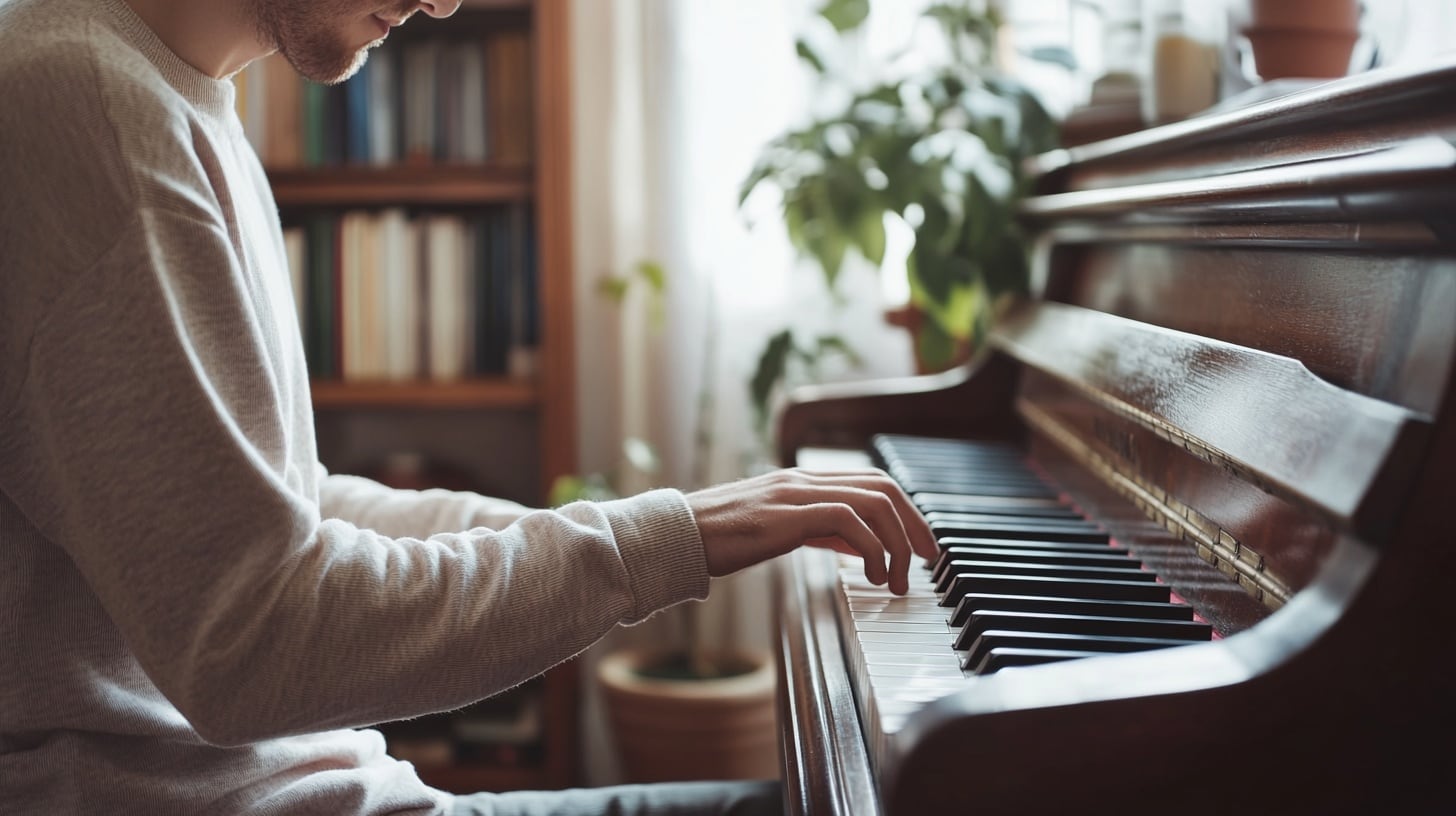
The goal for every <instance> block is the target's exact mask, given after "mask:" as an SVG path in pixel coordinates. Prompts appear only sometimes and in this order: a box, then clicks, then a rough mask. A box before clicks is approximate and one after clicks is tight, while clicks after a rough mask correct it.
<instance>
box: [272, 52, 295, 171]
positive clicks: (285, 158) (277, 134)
mask: <svg viewBox="0 0 1456 816" xmlns="http://www.w3.org/2000/svg"><path fill="white" fill-rule="evenodd" d="M262 63H263V74H264V95H265V97H266V100H267V105H268V120H267V127H266V130H267V134H266V138H265V139H264V145H265V147H264V151H263V163H264V164H265V165H267V166H268V167H275V168H292V167H298V166H299V165H301V164H302V163H303V143H302V136H303V129H304V128H303V78H302V77H300V76H299V75H298V72H297V71H294V70H293V66H292V65H289V64H288V61H287V60H285V59H284V58H283V57H282V56H281V55H279V54H274V55H272V56H270V57H265V58H264V59H263V60H262Z"/></svg>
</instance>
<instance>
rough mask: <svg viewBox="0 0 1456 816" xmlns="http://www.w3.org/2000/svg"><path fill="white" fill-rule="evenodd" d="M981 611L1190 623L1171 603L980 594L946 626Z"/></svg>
mask: <svg viewBox="0 0 1456 816" xmlns="http://www.w3.org/2000/svg"><path fill="white" fill-rule="evenodd" d="M980 610H987V611H1003V612H1048V613H1054V614H1055V613H1060V614H1064V615H1102V616H1106V617H1114V618H1144V619H1156V620H1193V607H1191V606H1189V605H1188V604H1185V603H1174V602H1171V601H1169V602H1162V601H1112V600H1101V599H1094V598H1053V597H1048V596H1045V595H988V594H985V593H982V592H971V593H967V594H966V595H963V596H961V599H960V601H958V602H957V603H956V606H955V609H954V611H952V612H951V615H950V617H949V618H948V619H947V620H946V622H947V623H949V624H950V625H951V626H965V625H966V621H968V620H970V618H971V614H972V613H974V612H977V611H980Z"/></svg>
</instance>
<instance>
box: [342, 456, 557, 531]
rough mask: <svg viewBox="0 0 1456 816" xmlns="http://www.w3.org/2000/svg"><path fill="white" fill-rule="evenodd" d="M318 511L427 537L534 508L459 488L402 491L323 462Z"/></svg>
mask: <svg viewBox="0 0 1456 816" xmlns="http://www.w3.org/2000/svg"><path fill="white" fill-rule="evenodd" d="M317 473H318V488H319V510H320V512H321V513H322V515H323V517H324V518H337V519H343V520H344V521H347V522H349V523H351V524H355V525H358V526H360V527H367V528H369V529H371V530H375V531H377V532H380V533H383V534H384V535H387V536H394V537H412V538H427V537H429V536H430V535H432V534H434V533H439V532H447V531H448V532H459V531H464V530H470V529H474V528H476V527H485V528H488V529H491V530H502V529H505V528H506V527H509V526H510V525H512V524H514V523H515V522H516V521H518V520H519V519H520V518H521V517H522V516H524V515H526V514H527V513H529V512H531V508H529V507H526V506H525V505H522V504H518V503H516V502H513V501H507V500H505V499H497V498H492V497H489V496H482V495H480V494H478V493H469V492H465V491H457V490H440V489H430V490H401V489H397V488H393V487H388V486H386V485H382V484H380V483H378V482H376V481H374V480H372V479H366V478H364V477H363V476H352V475H346V474H341V473H329V472H328V471H327V470H326V469H325V468H324V466H323V465H319V466H318V469H317Z"/></svg>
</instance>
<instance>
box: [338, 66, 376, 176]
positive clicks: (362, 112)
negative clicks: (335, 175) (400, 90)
mask: <svg viewBox="0 0 1456 816" xmlns="http://www.w3.org/2000/svg"><path fill="white" fill-rule="evenodd" d="M375 67H376V66H375V63H374V61H373V60H365V62H364V65H363V66H361V67H360V68H359V72H358V73H356V74H354V75H353V76H351V77H349V79H348V80H346V81H345V82H344V85H343V95H344V128H345V133H344V158H345V160H346V161H348V162H349V163H350V164H367V163H368V162H369V159H370V156H371V154H372V152H373V150H372V148H371V146H370V144H369V140H370V137H371V136H372V135H373V130H372V129H371V128H370V126H369V110H370V107H371V106H372V105H373V104H374V100H373V99H371V98H370V90H372V88H373V83H372V82H371V81H370V78H369V77H370V75H371V74H373V73H374V69H375Z"/></svg>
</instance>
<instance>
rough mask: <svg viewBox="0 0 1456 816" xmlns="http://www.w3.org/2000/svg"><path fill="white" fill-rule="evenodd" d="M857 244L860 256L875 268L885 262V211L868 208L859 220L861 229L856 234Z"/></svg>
mask: <svg viewBox="0 0 1456 816" xmlns="http://www.w3.org/2000/svg"><path fill="white" fill-rule="evenodd" d="M855 243H856V244H857V245H858V246H859V251H860V254H861V255H863V256H864V257H865V260H868V261H869V262H870V263H872V264H874V265H875V266H879V265H880V264H882V263H884V262H885V211H884V210H882V209H880V208H878V207H874V208H867V209H866V210H865V211H864V213H862V214H861V215H860V218H859V229H858V230H857V231H856V233H855Z"/></svg>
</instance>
